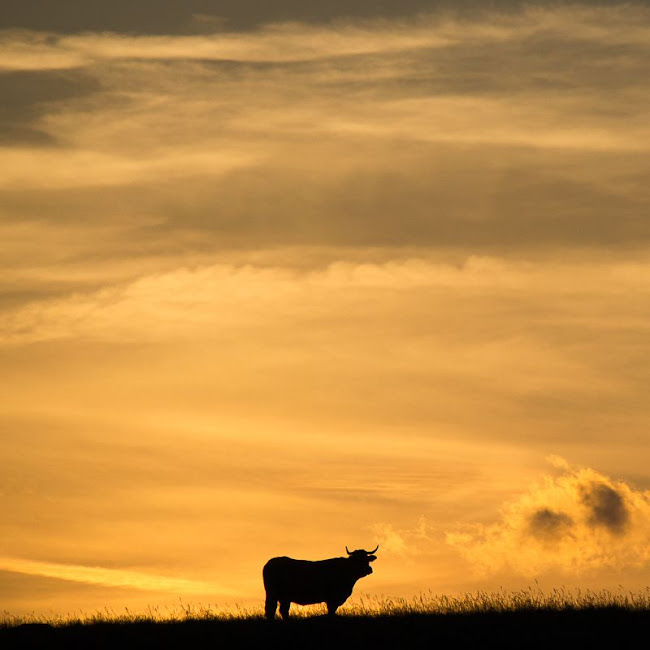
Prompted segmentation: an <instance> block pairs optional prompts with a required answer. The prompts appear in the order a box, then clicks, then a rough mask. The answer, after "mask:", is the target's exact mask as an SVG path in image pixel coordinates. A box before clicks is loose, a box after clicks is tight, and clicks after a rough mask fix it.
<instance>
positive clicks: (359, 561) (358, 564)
mask: <svg viewBox="0 0 650 650" xmlns="http://www.w3.org/2000/svg"><path fill="white" fill-rule="evenodd" d="M378 548H379V546H377V548H375V549H373V550H372V551H364V550H363V549H362V548H359V549H357V550H356V551H349V550H348V547H347V546H346V547H345V550H346V551H347V553H348V555H349V556H350V557H349V558H348V559H349V560H350V561H351V562H353V563H354V566H355V568H357V569H358V571H359V574H360V575H361V576H368V575H370V574H371V573H372V567H371V566H370V563H371V562H374V561H375V560H376V559H377V556H376V555H373V553H376V552H377V549H378Z"/></svg>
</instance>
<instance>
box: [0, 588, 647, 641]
mask: <svg viewBox="0 0 650 650" xmlns="http://www.w3.org/2000/svg"><path fill="white" fill-rule="evenodd" d="M299 611H300V610H296V613H297V614H298V615H296V616H295V617H294V618H293V620H291V621H289V622H288V623H284V622H281V621H279V620H278V621H273V622H270V621H266V620H265V619H264V618H263V617H261V616H260V615H259V614H256V613H250V612H245V611H240V612H238V613H237V612H235V613H233V612H228V613H218V612H214V611H212V610H210V609H209V608H199V609H198V610H197V609H194V608H192V607H186V608H183V611H182V612H181V613H180V614H179V615H178V616H177V617H175V618H174V617H172V616H166V617H165V616H161V615H160V614H159V613H157V612H149V613H148V614H144V615H142V614H139V615H131V614H129V613H128V612H127V613H125V614H122V615H119V616H115V615H113V616H111V614H110V613H109V612H102V613H99V614H96V615H92V616H89V617H85V618H84V619H83V620H81V619H76V620H75V619H68V620H57V621H51V622H45V621H39V622H36V621H33V620H32V621H27V622H25V621H24V620H20V619H17V618H14V619H12V620H9V619H7V618H6V617H5V620H4V622H3V623H2V625H1V626H0V647H2V648H13V647H16V648H27V647H35V648H36V647H39V648H50V647H53V646H55V645H56V646H58V647H63V648H98V649H103V648H107V649H108V648H111V649H118V650H122V649H123V648H203V647H211V648H212V647H214V648H264V647H267V648H268V647H280V648H305V649H310V648H332V649H333V650H343V649H345V648H355V649H362V648H382V649H383V648H453V649H460V648H476V649H483V648H544V649H545V650H548V649H549V648H552V649H553V650H555V649H557V648H564V647H571V648H608V650H612V649H618V648H635V650H636V649H637V648H639V647H642V646H643V645H645V639H646V638H647V633H648V629H649V627H648V626H649V624H650V592H648V591H646V592H643V593H642V594H627V595H624V594H611V593H609V592H603V593H599V594H595V593H591V592H587V593H584V594H577V595H576V594H574V595H571V594H567V593H564V592H561V591H559V592H553V593H552V594H551V595H549V596H545V595H543V594H541V593H537V592H534V591H533V590H531V591H528V592H521V593H517V594H504V593H500V594H474V595H466V596H464V597H461V598H446V597H444V596H440V597H435V596H431V595H429V596H423V597H420V598H416V599H411V600H400V599H387V600H381V601H376V600H365V601H364V600H363V599H362V600H361V601H358V602H357V603H355V604H353V605H351V606H349V607H348V608H346V610H345V611H344V612H343V613H342V614H341V615H340V616H338V617H336V618H333V619H332V618H329V617H327V616H320V615H304V614H303V615H301V614H299V613H298V612H299Z"/></svg>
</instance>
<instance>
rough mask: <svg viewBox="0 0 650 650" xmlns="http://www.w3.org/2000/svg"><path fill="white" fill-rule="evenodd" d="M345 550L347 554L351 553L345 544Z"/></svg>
mask: <svg viewBox="0 0 650 650" xmlns="http://www.w3.org/2000/svg"><path fill="white" fill-rule="evenodd" d="M345 550H346V551H347V553H348V555H352V553H350V551H348V547H347V546H346V547H345Z"/></svg>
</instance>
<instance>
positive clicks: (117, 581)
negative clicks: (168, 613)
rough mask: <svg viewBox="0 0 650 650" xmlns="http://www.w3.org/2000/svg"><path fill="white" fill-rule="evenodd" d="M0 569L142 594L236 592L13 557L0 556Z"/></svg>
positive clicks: (192, 582) (165, 578)
mask: <svg viewBox="0 0 650 650" xmlns="http://www.w3.org/2000/svg"><path fill="white" fill-rule="evenodd" d="M0 569H2V570H3V571H13V572H16V573H24V574H27V575H33V576H43V577H46V578H58V579H60V580H68V581H73V582H84V583H87V584H95V585H103V586H107V587H129V588H131V589H140V590H144V591H158V592H170V593H174V594H195V595H196V594H215V595H220V596H229V595H231V594H233V593H235V592H233V591H232V590H230V589H228V588H225V587H223V586H219V585H216V584H213V583H208V582H201V581H198V580H187V579H184V578H174V577H169V576H162V575H154V574H150V573H140V572H139V571H128V570H124V569H109V568H105V567H95V566H81V565H76V564H61V563H55V562H42V561H37V560H26V559H23V558H16V557H0Z"/></svg>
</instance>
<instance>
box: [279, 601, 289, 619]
mask: <svg viewBox="0 0 650 650" xmlns="http://www.w3.org/2000/svg"><path fill="white" fill-rule="evenodd" d="M290 606H291V601H290V600H281V601H280V616H282V618H283V619H284V620H285V621H286V620H287V619H288V618H289V607H290Z"/></svg>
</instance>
